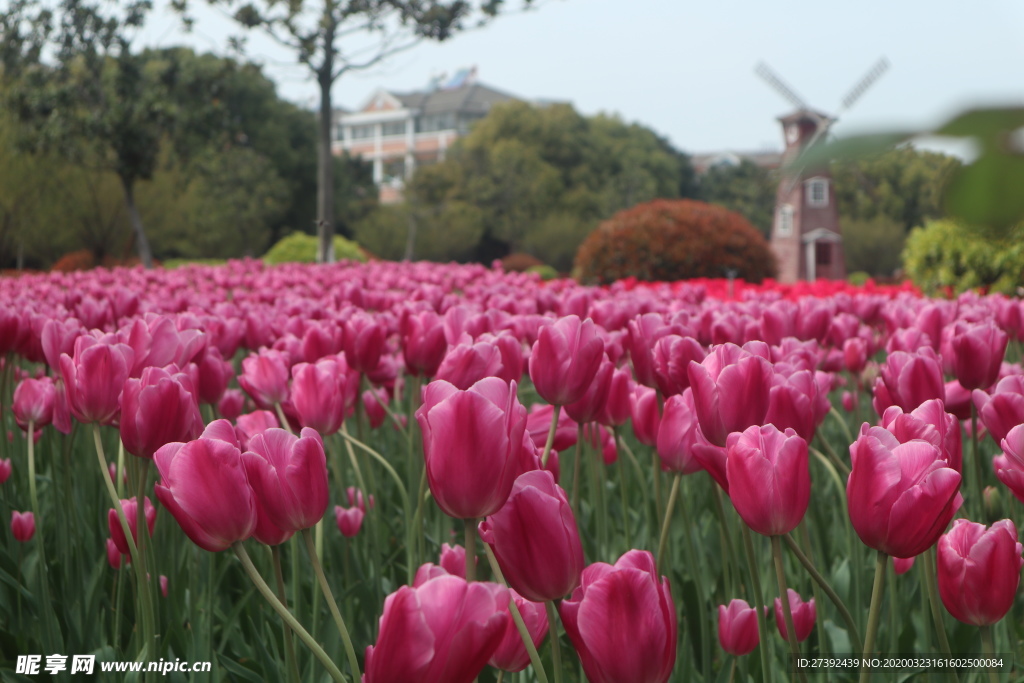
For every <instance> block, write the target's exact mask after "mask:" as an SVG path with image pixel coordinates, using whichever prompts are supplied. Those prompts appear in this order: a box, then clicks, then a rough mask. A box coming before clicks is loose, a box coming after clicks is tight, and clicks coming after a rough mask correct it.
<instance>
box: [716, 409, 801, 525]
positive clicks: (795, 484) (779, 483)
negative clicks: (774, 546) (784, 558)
mask: <svg viewBox="0 0 1024 683" xmlns="http://www.w3.org/2000/svg"><path fill="white" fill-rule="evenodd" d="M726 475H727V476H728V478H729V498H730V499H732V503H733V505H734V506H735V507H736V512H738V513H739V515H740V517H742V518H743V521H744V522H746V524H747V526H749V527H750V528H751V529H753V530H754V531H756V532H757V533H759V534H763V535H765V536H781V535H782V534H787V533H789V532H790V531H792V530H793V529H795V528H796V526H797V524H799V523H800V520H802V519H803V517H804V513H806V512H807V505H808V504H809V503H810V500H811V473H810V469H809V465H808V462H807V442H806V441H804V440H803V439H802V438H800V437H799V436H798V435H797V433H796V432H795V431H793V430H792V429H787V430H786V431H785V432H780V431H779V430H778V429H777V428H776V427H775V426H774V425H765V426H764V427H757V426H754V427H748V428H747V430H746V431H744V432H743V433H735V432H734V433H732V434H730V435H729V439H728V443H727V445H726Z"/></svg>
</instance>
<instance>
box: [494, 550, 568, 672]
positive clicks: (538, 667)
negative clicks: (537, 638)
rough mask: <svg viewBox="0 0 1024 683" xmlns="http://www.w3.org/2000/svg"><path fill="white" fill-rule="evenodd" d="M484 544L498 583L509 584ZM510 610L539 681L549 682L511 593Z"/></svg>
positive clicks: (552, 626)
mask: <svg viewBox="0 0 1024 683" xmlns="http://www.w3.org/2000/svg"><path fill="white" fill-rule="evenodd" d="M482 545H483V546H484V552H485V553H487V562H488V564H490V565H491V573H492V574H494V578H495V579H497V581H498V583H500V584H501V585H502V586H507V585H508V584H507V583H506V582H505V577H504V575H502V573H501V567H500V566H498V558H497V557H495V556H494V551H493V550H491V546H489V545H487V544H486V543H484V544H482ZM508 610H509V612H511V613H512V621H513V622H515V625H516V630H517V631H519V637H520V638H522V640H523V645H524V646H525V647H526V654H528V655H529V656H530V663H531V664H533V670H534V672H535V673H536V674H537V680H538V683H548V674H547V672H546V671H544V664H543V663H542V662H541V661H540V655H539V654H537V648H536V646H534V644H533V638H531V637H530V631H529V629H527V628H526V622H525V621H523V615H522V614H520V613H519V607H518V606H516V601H515V600H513V599H512V596H511V595H509V598H508ZM552 629H554V625H552V624H551V623H548V630H549V631H552Z"/></svg>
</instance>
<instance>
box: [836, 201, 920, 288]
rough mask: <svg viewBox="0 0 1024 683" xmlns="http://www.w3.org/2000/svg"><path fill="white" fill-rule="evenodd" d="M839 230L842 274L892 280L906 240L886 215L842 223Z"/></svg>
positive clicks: (895, 223)
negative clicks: (840, 230) (842, 256)
mask: <svg viewBox="0 0 1024 683" xmlns="http://www.w3.org/2000/svg"><path fill="white" fill-rule="evenodd" d="M842 226H843V255H844V256H845V257H846V272H848V273H855V272H863V273H867V274H868V275H871V276H873V277H892V276H893V273H895V272H896V271H897V270H898V269H899V267H900V253H901V252H902V251H903V244H904V242H905V241H906V238H907V237H906V234H905V233H904V231H903V226H902V225H901V224H900V223H898V222H897V221H895V220H893V219H892V218H890V217H888V216H886V215H878V216H875V217H874V218H868V219H863V218H861V219H856V218H851V219H845V220H843V222H842Z"/></svg>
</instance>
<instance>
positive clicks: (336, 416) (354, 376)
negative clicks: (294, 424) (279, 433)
mask: <svg viewBox="0 0 1024 683" xmlns="http://www.w3.org/2000/svg"><path fill="white" fill-rule="evenodd" d="M358 392H359V374H358V373H357V372H355V371H354V370H352V369H350V368H349V366H348V363H346V362H345V356H328V357H326V358H321V359H320V360H318V361H317V362H316V363H312V364H310V363H299V364H298V365H295V366H294V367H293V368H292V391H291V399H292V405H293V406H294V408H295V412H296V413H297V414H298V417H299V423H300V424H301V425H302V426H303V427H309V428H311V429H315V430H316V431H317V432H319V433H320V434H322V435H330V434H334V433H335V432H337V431H338V430H339V429H341V425H342V423H343V422H344V421H345V418H346V417H348V416H349V415H351V414H352V413H353V412H354V410H355V398H356V394H357V393H358Z"/></svg>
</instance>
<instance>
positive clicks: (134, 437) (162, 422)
mask: <svg viewBox="0 0 1024 683" xmlns="http://www.w3.org/2000/svg"><path fill="white" fill-rule="evenodd" d="M202 428H203V418H202V416H201V415H200V414H199V405H198V404H197V403H196V398H195V396H193V394H192V380H191V379H190V378H189V377H188V375H186V374H184V373H181V372H178V371H177V368H176V367H175V366H173V365H170V366H168V367H167V368H166V369H164V368H155V367H147V368H145V369H143V371H142V376H141V378H139V379H128V380H126V381H125V383H124V389H123V390H122V392H121V425H120V430H121V441H122V442H123V443H124V448H125V450H126V451H128V452H129V453H131V454H132V455H136V456H138V457H140V458H152V457H153V454H154V453H156V451H157V449H158V448H160V447H161V446H163V445H165V444H169V443H172V442H175V441H188V440H190V439H194V438H196V437H197V436H199V434H200V432H201V431H202Z"/></svg>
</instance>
